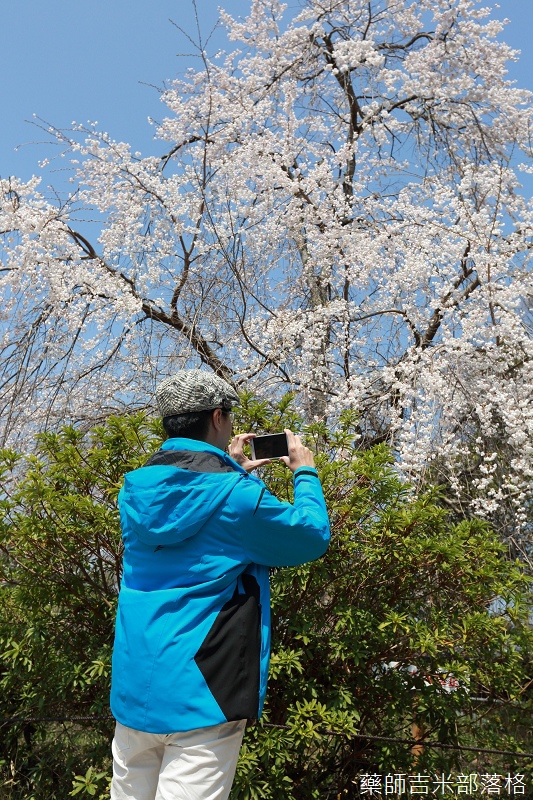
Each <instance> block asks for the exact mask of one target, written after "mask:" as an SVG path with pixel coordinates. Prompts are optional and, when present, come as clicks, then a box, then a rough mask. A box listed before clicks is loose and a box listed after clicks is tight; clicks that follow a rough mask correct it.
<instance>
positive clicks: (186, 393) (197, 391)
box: [155, 369, 239, 417]
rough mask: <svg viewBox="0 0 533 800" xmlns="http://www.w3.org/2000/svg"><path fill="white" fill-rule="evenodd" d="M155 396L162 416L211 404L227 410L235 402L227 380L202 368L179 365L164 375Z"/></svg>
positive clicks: (210, 405) (235, 397)
mask: <svg viewBox="0 0 533 800" xmlns="http://www.w3.org/2000/svg"><path fill="white" fill-rule="evenodd" d="M155 396H156V400H157V405H158V407H159V413H160V414H161V416H162V417H172V416H174V415H175V414H192V413H195V412H198V411H211V410H212V409H214V408H223V409H224V411H231V409H232V407H233V406H235V405H238V404H239V396H238V395H237V392H236V391H235V389H233V387H232V386H230V385H229V383H226V381H224V380H222V378H219V377H218V375H215V374H214V373H212V372H205V371H204V370H202V369H183V370H181V371H180V372H176V374H175V375H171V376H170V377H169V378H165V380H164V381H161V383H160V384H159V386H158V387H157V389H156V393H155Z"/></svg>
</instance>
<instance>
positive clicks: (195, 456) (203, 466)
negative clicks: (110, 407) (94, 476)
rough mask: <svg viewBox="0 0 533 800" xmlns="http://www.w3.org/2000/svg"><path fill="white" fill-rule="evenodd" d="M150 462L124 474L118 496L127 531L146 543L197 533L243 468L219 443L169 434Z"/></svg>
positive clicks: (176, 539)
mask: <svg viewBox="0 0 533 800" xmlns="http://www.w3.org/2000/svg"><path fill="white" fill-rule="evenodd" d="M180 445H181V446H182V447H180ZM182 448H183V449H182ZM150 462H151V463H150ZM150 462H149V465H147V466H144V467H141V468H140V469H136V470H133V472H128V473H127V474H126V475H125V478H124V486H123V487H122V489H121V491H120V493H119V497H118V502H119V508H120V516H121V522H122V529H123V531H124V533H125V535H128V534H134V535H135V536H136V537H137V538H138V539H140V540H141V541H142V542H144V543H145V544H147V545H156V546H157V545H168V544H174V543H177V542H182V541H183V540H184V539H189V538H190V537H191V536H194V535H195V534H196V533H198V531H199V530H200V529H201V528H202V527H203V526H204V525H205V524H206V522H207V521H208V520H209V519H210V517H211V516H212V515H213V514H214V513H215V511H216V510H217V509H218V507H219V506H220V505H221V504H222V503H223V502H224V501H225V500H226V499H227V498H228V496H229V495H230V494H231V492H232V491H233V489H234V487H235V486H236V484H237V483H238V482H239V481H240V480H241V478H242V475H243V473H244V470H243V469H242V468H241V467H240V466H239V465H238V464H236V462H234V461H233V460H232V459H231V458H230V457H229V456H227V455H226V454H225V453H223V452H222V451H221V450H218V448H216V447H213V446H211V445H208V444H205V443H203V442H202V443H200V442H193V440H190V439H171V440H168V441H167V442H165V444H164V445H163V448H162V450H160V451H159V453H156V454H155V457H154V458H152V459H150ZM174 464H175V465H176V466H174ZM180 465H181V466H180ZM244 474H246V473H244Z"/></svg>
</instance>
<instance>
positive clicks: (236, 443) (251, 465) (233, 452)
mask: <svg viewBox="0 0 533 800" xmlns="http://www.w3.org/2000/svg"><path fill="white" fill-rule="evenodd" d="M255 436H257V434H256V433H239V435H238V436H235V437H234V438H233V439H232V440H231V442H230V443H229V446H228V453H229V454H230V456H231V457H232V459H233V460H234V461H236V462H237V464H240V465H241V467H242V468H243V469H245V470H246V472H251V471H252V470H253V469H256V468H257V467H262V466H263V464H270V461H271V459H270V458H258V459H256V460H255V461H251V460H250V459H249V458H248V456H246V455H244V450H243V448H244V445H245V444H247V443H248V442H249V441H250V439H253V438H254V437H255Z"/></svg>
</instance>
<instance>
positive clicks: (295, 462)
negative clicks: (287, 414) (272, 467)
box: [280, 428, 315, 472]
mask: <svg viewBox="0 0 533 800" xmlns="http://www.w3.org/2000/svg"><path fill="white" fill-rule="evenodd" d="M285 433H286V434H287V445H288V449H289V455H288V456H280V460H281V461H283V462H284V463H285V464H286V465H287V466H288V468H289V469H290V470H291V472H296V470H297V469H298V467H314V466H315V458H314V456H313V453H312V452H311V450H309V448H308V447H306V446H305V445H304V444H302V440H301V439H300V437H299V436H296V434H295V433H293V432H292V431H290V430H289V429H288V428H285Z"/></svg>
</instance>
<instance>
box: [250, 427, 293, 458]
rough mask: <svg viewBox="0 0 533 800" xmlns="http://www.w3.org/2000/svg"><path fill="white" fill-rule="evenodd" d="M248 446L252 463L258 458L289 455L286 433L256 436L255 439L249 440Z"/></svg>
mask: <svg viewBox="0 0 533 800" xmlns="http://www.w3.org/2000/svg"><path fill="white" fill-rule="evenodd" d="M250 446H251V448H252V459H253V460H254V461H255V459H258V458H279V456H288V455H289V448H288V446H287V434H286V433H269V434H267V435H266V436H256V437H255V439H251V440H250Z"/></svg>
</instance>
